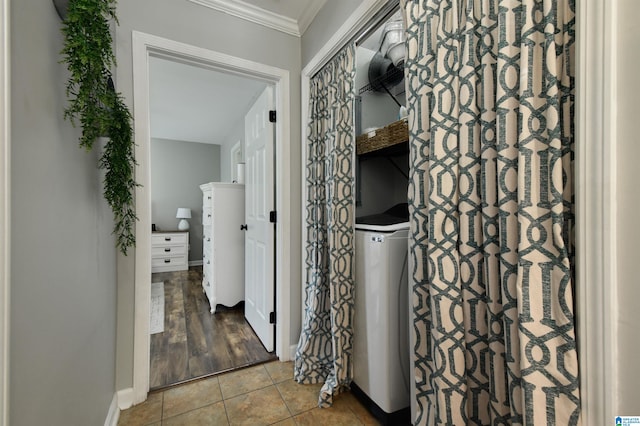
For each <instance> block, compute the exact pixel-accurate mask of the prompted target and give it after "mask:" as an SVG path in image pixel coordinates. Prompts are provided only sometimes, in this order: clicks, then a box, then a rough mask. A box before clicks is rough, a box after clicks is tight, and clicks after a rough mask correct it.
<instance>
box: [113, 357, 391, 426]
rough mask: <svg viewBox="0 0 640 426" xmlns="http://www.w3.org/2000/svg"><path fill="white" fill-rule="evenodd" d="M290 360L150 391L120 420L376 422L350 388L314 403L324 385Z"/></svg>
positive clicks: (126, 424)
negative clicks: (328, 402)
mask: <svg viewBox="0 0 640 426" xmlns="http://www.w3.org/2000/svg"><path fill="white" fill-rule="evenodd" d="M292 377H293V363H291V362H284V363H283V362H279V361H274V362H270V363H267V364H261V365H257V366H254V367H250V368H246V369H242V370H237V371H233V372H230V373H225V374H222V375H219V376H215V377H211V378H208V379H202V380H198V381H195V382H191V383H187V384H184V385H180V386H176V387H173V388H170V389H167V390H165V391H162V392H153V393H150V394H149V398H148V399H147V401H145V402H144V403H142V404H140V405H136V406H135V407H131V408H130V409H128V410H124V411H122V412H121V413H120V420H119V422H118V425H123V426H145V425H152V426H165V425H189V426H192V425H193V426H197V425H252V426H253V425H271V424H275V425H335V426H339V425H348V426H351V425H378V424H379V423H378V422H377V421H376V419H375V418H374V417H373V416H372V415H371V414H370V413H369V412H368V411H367V410H366V409H365V408H364V407H363V406H362V405H361V404H360V403H359V402H358V400H357V399H356V398H355V397H354V396H353V395H352V394H351V393H344V394H340V395H338V396H337V397H335V398H334V402H333V407H331V408H323V409H321V408H318V406H317V403H318V392H319V391H320V388H321V386H322V385H320V384H318V385H300V384H298V383H296V382H295V381H294V380H293V379H292Z"/></svg>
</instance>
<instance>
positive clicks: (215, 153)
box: [151, 139, 220, 261]
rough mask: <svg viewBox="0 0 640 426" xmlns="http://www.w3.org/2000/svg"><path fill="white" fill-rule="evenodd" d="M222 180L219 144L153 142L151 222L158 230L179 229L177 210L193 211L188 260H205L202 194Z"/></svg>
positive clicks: (158, 140) (174, 141) (168, 140)
mask: <svg viewBox="0 0 640 426" xmlns="http://www.w3.org/2000/svg"><path fill="white" fill-rule="evenodd" d="M219 181H220V145H214V144H207V143H197V142H184V141H176V140H170V139H151V222H152V223H155V224H156V228H157V230H158V231H171V230H174V231H175V230H177V229H178V219H176V213H177V210H178V207H188V208H190V209H191V219H189V220H188V221H189V225H190V226H189V245H190V247H191V248H190V250H189V260H190V261H200V260H202V191H200V185H202V184H203V183H207V182H219Z"/></svg>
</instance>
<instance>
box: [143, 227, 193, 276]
mask: <svg viewBox="0 0 640 426" xmlns="http://www.w3.org/2000/svg"><path fill="white" fill-rule="evenodd" d="M187 269H189V232H182V231H169V232H153V233H151V272H170V271H186V270H187Z"/></svg>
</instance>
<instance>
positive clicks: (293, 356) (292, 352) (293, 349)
mask: <svg viewBox="0 0 640 426" xmlns="http://www.w3.org/2000/svg"><path fill="white" fill-rule="evenodd" d="M296 349H298V345H291V346H290V347H289V359H290V360H291V361H295V360H296Z"/></svg>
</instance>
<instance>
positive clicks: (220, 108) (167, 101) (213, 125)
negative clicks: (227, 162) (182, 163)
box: [149, 57, 267, 145]
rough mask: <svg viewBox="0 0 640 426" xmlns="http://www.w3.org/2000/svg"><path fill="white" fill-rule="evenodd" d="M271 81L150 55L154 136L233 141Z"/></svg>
mask: <svg viewBox="0 0 640 426" xmlns="http://www.w3.org/2000/svg"><path fill="white" fill-rule="evenodd" d="M266 86H267V83H265V82H261V81H257V80H251V79H247V78H244V77H238V76H235V75H232V74H226V73H222V72H219V71H214V70H211V69H206V68H202V67H198V66H194V65H187V64H184V63H179V62H173V61H169V60H166V59H160V58H156V57H151V58H150V61H149V93H150V95H149V98H150V111H151V120H150V121H151V137H153V138H162V139H174V140H181V141H189V142H200V143H213V144H218V145H224V144H232V143H235V142H237V141H235V140H234V141H231V140H227V136H229V135H230V134H231V133H232V132H234V131H237V130H238V127H240V128H241V129H243V128H244V124H243V120H244V116H245V113H246V112H247V111H248V110H249V108H250V106H251V105H252V104H253V101H254V100H255V99H256V98H257V97H258V95H259V94H260V93H261V92H262V91H263V90H264V88H265V87H266Z"/></svg>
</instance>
